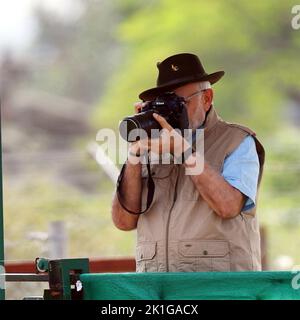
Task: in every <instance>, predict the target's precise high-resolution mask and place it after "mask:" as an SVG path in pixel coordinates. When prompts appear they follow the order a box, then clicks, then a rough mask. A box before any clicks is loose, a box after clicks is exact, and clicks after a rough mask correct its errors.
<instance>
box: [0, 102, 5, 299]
mask: <svg viewBox="0 0 300 320" xmlns="http://www.w3.org/2000/svg"><path fill="white" fill-rule="evenodd" d="M1 122H2V118H1V102H0V300H4V299H5V290H4V286H3V287H2V284H4V279H1V278H2V277H1V272H2V271H4V230H3V190H2V135H1ZM1 270H2V271H1Z"/></svg>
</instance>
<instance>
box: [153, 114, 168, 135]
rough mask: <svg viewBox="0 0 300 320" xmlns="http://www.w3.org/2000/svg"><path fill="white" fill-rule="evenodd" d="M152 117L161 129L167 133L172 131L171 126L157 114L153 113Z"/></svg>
mask: <svg viewBox="0 0 300 320" xmlns="http://www.w3.org/2000/svg"><path fill="white" fill-rule="evenodd" d="M153 117H154V119H155V120H157V121H158V123H159V124H160V125H161V127H162V128H164V129H167V130H169V131H171V130H173V128H172V126H171V125H170V124H169V123H168V122H167V120H166V119H165V118H164V117H162V116H160V115H159V114H157V113H153Z"/></svg>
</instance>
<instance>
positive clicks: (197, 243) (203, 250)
mask: <svg viewBox="0 0 300 320" xmlns="http://www.w3.org/2000/svg"><path fill="white" fill-rule="evenodd" d="M178 253H179V264H178V266H179V267H178V269H179V271H184V272H189V271H230V249H229V243H228V241H226V240H184V241H181V242H180V243H179V244H178Z"/></svg>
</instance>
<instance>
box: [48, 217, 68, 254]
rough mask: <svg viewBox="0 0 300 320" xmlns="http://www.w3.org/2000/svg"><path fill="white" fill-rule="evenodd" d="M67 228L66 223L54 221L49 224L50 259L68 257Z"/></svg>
mask: <svg viewBox="0 0 300 320" xmlns="http://www.w3.org/2000/svg"><path fill="white" fill-rule="evenodd" d="M67 238H68V237H67V228H66V224H65V222H64V221H52V222H50V224H49V233H48V241H49V243H48V246H49V258H50V259H62V258H66V257H67V241H68V239H67Z"/></svg>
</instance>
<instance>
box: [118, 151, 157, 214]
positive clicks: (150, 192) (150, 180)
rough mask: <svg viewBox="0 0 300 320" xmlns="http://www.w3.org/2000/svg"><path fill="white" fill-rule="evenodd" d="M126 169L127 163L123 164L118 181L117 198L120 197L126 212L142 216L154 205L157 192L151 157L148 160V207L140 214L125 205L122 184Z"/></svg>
mask: <svg viewBox="0 0 300 320" xmlns="http://www.w3.org/2000/svg"><path fill="white" fill-rule="evenodd" d="M125 168H126V162H125V163H124V164H123V167H122V169H121V172H120V174H119V177H118V181H117V197H118V200H119V203H120V205H121V206H122V208H123V209H124V210H126V211H127V212H129V213H131V214H135V215H138V214H142V213H144V212H146V211H147V210H148V209H149V208H150V206H151V204H152V201H153V196H154V192H155V184H154V181H153V178H152V176H151V170H150V160H149V157H148V159H147V172H148V180H147V187H148V193H147V205H146V209H145V210H142V211H140V212H136V211H132V210H130V209H128V208H127V207H126V206H125V205H124V202H123V200H124V198H123V196H122V192H121V183H122V179H123V176H124V172H125Z"/></svg>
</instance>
